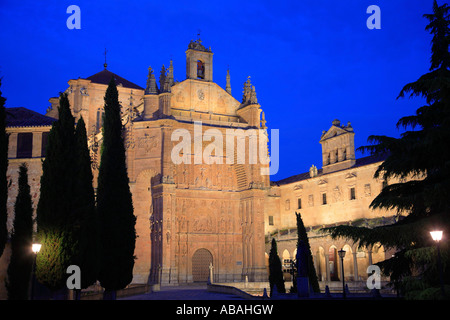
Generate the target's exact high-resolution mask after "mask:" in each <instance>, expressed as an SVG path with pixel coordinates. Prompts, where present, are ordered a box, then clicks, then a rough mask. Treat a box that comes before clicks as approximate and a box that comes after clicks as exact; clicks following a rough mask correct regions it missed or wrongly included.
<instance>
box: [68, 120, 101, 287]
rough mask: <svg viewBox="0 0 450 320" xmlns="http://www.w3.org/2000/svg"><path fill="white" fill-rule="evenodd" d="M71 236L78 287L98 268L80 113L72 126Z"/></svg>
mask: <svg viewBox="0 0 450 320" xmlns="http://www.w3.org/2000/svg"><path fill="white" fill-rule="evenodd" d="M74 159H75V164H74V165H75V171H76V172H77V175H76V179H75V181H74V190H73V202H74V206H73V207H74V221H75V223H74V229H73V232H74V238H75V239H77V241H76V244H77V245H78V247H77V248H76V254H75V257H74V264H76V265H78V266H79V267H80V270H81V275H82V276H81V288H82V289H84V288H87V287H88V286H90V285H92V284H93V283H95V281H96V280H97V276H98V271H99V252H100V249H99V244H100V243H99V241H100V236H99V223H98V217H97V210H96V207H95V193H94V187H93V185H92V181H93V175H92V170H91V157H90V154H89V149H88V145H87V135H86V125H85V122H84V120H83V118H82V117H81V118H80V120H78V123H77V126H76V130H75V158H74Z"/></svg>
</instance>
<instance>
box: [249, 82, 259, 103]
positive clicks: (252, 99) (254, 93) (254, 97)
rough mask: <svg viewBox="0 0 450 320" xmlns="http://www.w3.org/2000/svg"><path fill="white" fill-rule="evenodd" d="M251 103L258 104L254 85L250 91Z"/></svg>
mask: <svg viewBox="0 0 450 320" xmlns="http://www.w3.org/2000/svg"><path fill="white" fill-rule="evenodd" d="M250 104H258V99H257V98H256V89H255V86H252V90H251V91H250Z"/></svg>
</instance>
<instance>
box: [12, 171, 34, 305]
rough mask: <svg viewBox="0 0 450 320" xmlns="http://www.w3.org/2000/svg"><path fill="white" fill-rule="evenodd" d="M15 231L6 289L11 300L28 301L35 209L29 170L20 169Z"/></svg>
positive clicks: (15, 206)
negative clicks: (29, 181) (29, 183)
mask: <svg viewBox="0 0 450 320" xmlns="http://www.w3.org/2000/svg"><path fill="white" fill-rule="evenodd" d="M14 214H15V215H14V231H13V233H12V235H11V260H10V263H9V266H8V279H7V282H6V288H7V290H8V299H9V300H28V287H29V284H30V275H31V271H32V267H33V260H34V257H33V253H32V252H31V245H32V241H33V239H32V238H33V207H32V201H31V194H30V186H29V185H28V168H27V165H26V164H25V163H23V164H22V165H21V166H20V167H19V192H18V194H17V198H16V203H15V205H14Z"/></svg>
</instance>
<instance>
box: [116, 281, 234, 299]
mask: <svg viewBox="0 0 450 320" xmlns="http://www.w3.org/2000/svg"><path fill="white" fill-rule="evenodd" d="M118 300H243V298H241V297H239V296H235V295H231V294H224V293H216V292H208V291H207V289H206V284H195V285H187V286H173V287H162V288H161V290H160V291H154V292H149V293H144V294H140V295H136V296H130V297H125V298H120V299H118Z"/></svg>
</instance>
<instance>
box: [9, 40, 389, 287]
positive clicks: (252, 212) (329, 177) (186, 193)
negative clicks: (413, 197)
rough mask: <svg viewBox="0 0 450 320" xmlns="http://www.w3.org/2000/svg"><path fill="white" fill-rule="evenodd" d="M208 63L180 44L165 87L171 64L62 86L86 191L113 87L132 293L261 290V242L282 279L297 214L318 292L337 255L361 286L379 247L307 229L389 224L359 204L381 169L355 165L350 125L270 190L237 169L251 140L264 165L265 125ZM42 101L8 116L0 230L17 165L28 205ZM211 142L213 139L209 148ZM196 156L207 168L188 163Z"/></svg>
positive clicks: (257, 166) (41, 143)
mask: <svg viewBox="0 0 450 320" xmlns="http://www.w3.org/2000/svg"><path fill="white" fill-rule="evenodd" d="M213 55H214V54H213V52H212V50H211V48H207V47H205V46H204V45H203V43H202V41H201V40H200V39H197V40H191V41H190V43H189V44H188V46H187V50H186V79H185V80H183V81H180V82H178V81H175V80H174V76H173V68H174V66H173V61H170V63H169V66H168V67H167V68H166V67H165V66H164V65H163V66H162V68H161V71H160V73H159V80H158V81H157V80H156V76H155V71H154V70H153V69H152V68H151V67H150V68H149V69H148V74H147V81H146V86H145V88H143V87H140V86H139V85H137V84H134V83H132V82H130V81H128V80H126V79H124V78H122V77H120V76H119V75H117V74H115V73H113V72H111V71H110V70H108V68H107V65H106V63H105V65H104V69H103V70H101V71H100V72H98V73H96V74H94V75H92V76H89V77H87V78H78V79H71V80H69V81H68V87H67V88H66V89H65V92H66V93H67V94H68V98H69V101H70V105H71V109H72V114H73V115H74V117H75V120H78V119H80V117H83V119H84V121H85V122H86V128H87V133H88V146H89V149H90V153H91V159H92V170H93V174H94V187H96V185H95V184H96V180H97V175H98V167H99V160H100V155H99V152H100V148H101V143H102V132H101V128H102V121H103V113H104V111H103V104H104V100H103V98H104V95H105V91H106V88H107V85H108V83H109V81H110V79H111V77H113V78H114V80H115V82H116V85H117V89H118V91H119V101H120V103H121V107H122V123H123V126H124V141H125V147H126V159H127V168H128V176H129V181H130V190H131V192H132V196H133V207H134V214H135V216H136V233H137V236H138V237H137V239H136V249H135V256H136V260H135V266H134V270H133V274H134V277H133V283H150V284H153V283H160V284H161V285H179V284H183V283H191V282H206V281H207V280H208V278H209V277H210V275H211V274H212V275H213V281H214V282H217V283H225V282H242V281H246V280H248V281H250V282H267V281H268V271H267V264H268V253H269V250H270V248H269V244H270V240H271V238H273V237H275V238H276V239H277V241H278V243H279V244H278V249H279V255H280V257H281V258H282V261H283V262H284V265H283V266H284V271H285V272H286V273H285V276H286V278H288V277H289V268H290V261H291V260H292V259H293V258H294V257H295V247H294V246H295V243H296V230H295V228H296V222H295V214H294V213H295V212H296V211H298V212H301V214H302V218H303V221H304V224H305V226H306V227H307V228H308V231H309V232H308V235H309V237H310V242H311V247H312V251H313V252H312V253H313V257H314V263H315V267H316V271H317V273H318V275H319V280H320V281H321V282H322V284H325V283H330V282H331V281H336V280H339V277H340V276H339V274H340V272H339V266H338V263H337V262H338V261H337V255H336V252H337V250H339V249H341V248H343V247H345V246H346V248H348V249H347V251H349V253H348V254H347V258H346V259H347V260H345V264H344V265H348V266H350V267H349V268H346V272H347V273H346V275H345V277H346V279H350V280H353V281H355V282H357V281H360V280H362V279H364V278H367V274H364V272H365V268H367V265H370V264H372V263H373V262H374V260H383V259H384V258H385V257H386V256H387V255H388V254H389V253H387V252H384V250H383V248H375V249H374V248H367V249H361V248H356V247H355V245H354V244H347V243H345V241H340V242H339V243H334V242H333V241H331V239H329V237H328V236H326V235H323V234H320V233H319V232H318V229H319V228H321V227H323V226H329V225H336V224H342V223H347V224H349V223H353V225H356V224H358V223H366V224H371V225H373V224H380V223H389V221H391V220H392V219H393V216H394V213H390V212H381V211H376V212H374V211H372V210H370V209H369V204H370V201H371V200H372V199H373V198H374V197H375V196H376V195H377V194H378V193H379V192H380V190H381V188H382V187H383V184H385V183H387V182H386V181H374V179H373V173H374V171H375V170H376V167H377V166H378V165H379V164H380V163H381V162H382V161H383V159H379V158H373V157H366V158H362V159H356V157H355V146H354V139H353V137H354V134H355V133H354V131H353V128H352V126H351V124H350V123H348V124H347V125H341V124H340V121H339V120H335V121H333V123H332V126H331V128H330V129H328V130H326V131H324V132H323V133H322V136H321V137H320V143H321V145H322V159H323V166H322V169H319V170H318V169H317V167H316V166H312V167H311V168H310V170H309V172H305V173H301V174H299V175H296V176H292V177H289V178H286V179H283V180H281V181H270V176H269V175H268V174H263V173H264V172H265V171H264V170H266V169H267V168H268V166H269V165H268V163H267V162H263V161H249V159H247V158H245V159H244V160H245V161H239V160H240V159H239V158H240V157H242V155H241V153H242V152H243V153H244V155H248V156H249V158H251V154H252V153H253V152H255V149H254V148H253V147H254V146H255V145H254V144H252V141H253V140H254V137H255V134H256V136H258V137H266V138H267V139H266V140H265V141H264V139H263V143H259V144H258V145H257V149H258V153H259V154H260V155H261V154H265V155H268V147H267V143H268V134H267V127H266V126H265V123H266V122H265V117H264V112H263V111H262V108H261V105H260V104H259V103H258V99H257V97H256V90H255V88H254V86H252V84H251V81H250V78H249V79H248V80H247V81H246V82H245V83H244V85H243V88H244V90H243V95H242V97H241V98H240V99H239V100H237V99H236V98H235V97H233V95H232V94H231V85H230V74H229V72H227V74H226V75H224V76H226V87H225V88H222V87H220V86H219V85H218V84H216V83H215V82H214V81H213V66H214V65H213ZM49 102H50V104H51V105H50V107H49V108H48V109H47V112H46V114H45V115H42V114H39V113H37V112H34V111H31V110H28V109H25V108H9V109H8V110H9V117H8V119H7V132H8V133H9V150H8V157H9V168H8V180H9V181H10V184H9V193H8V228H9V230H11V228H12V221H13V218H14V217H13V210H14V201H15V198H16V195H17V183H18V182H17V177H18V167H19V165H20V164H21V163H23V162H26V163H27V164H28V168H29V183H30V187H31V192H32V197H33V205H34V207H36V206H37V203H38V200H39V183H40V176H41V174H42V168H41V161H42V159H43V158H44V157H45V148H46V143H47V137H48V132H49V131H50V129H51V125H52V123H53V122H54V121H56V118H57V116H58V114H57V107H58V105H59V101H58V98H57V97H54V98H50V99H49ZM199 124H200V125H199ZM230 131H231V132H234V133H236V132H240V133H243V134H242V135H237V136H236V137H232V138H233V139H234V138H236V143H237V144H239V141H241V142H242V144H241V147H242V148H241V149H240V150H236V148H234V149H232V150H228V149H227V148H225V146H224V145H223V144H217V143H216V142H217V137H218V136H226V137H227V138H228V137H229V132H230ZM180 132H184V133H188V136H189V137H191V140H190V141H189V142H186V141H183V143H184V148H182V149H179V151H180V152H179V153H177V156H179V157H181V158H182V159H183V160H184V161H182V162H176V161H174V154H173V150H175V149H176V147H177V145H179V143H180V135H177V133H180ZM212 137H216V138H215V140H216V141H214V143H213V142H212ZM226 149H227V150H226ZM206 151H208V152H206ZM205 154H206V156H205ZM199 157H200V158H201V159H204V160H207V161H196V159H197V160H198V158H199ZM205 158H208V159H205ZM241 160H242V159H241ZM375 250H376V253H374V251H375ZM7 251H8V250H5V253H6V252H7ZM6 256H7V254H4V255H3V257H2V258H1V259H0V266H1V268H0V278H1V279H4V277H5V276H6V268H7V259H8V258H7V257H6ZM374 257H376V258H374ZM5 264H6V267H5ZM1 279H0V281H1ZM2 283H3V282H2Z"/></svg>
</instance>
